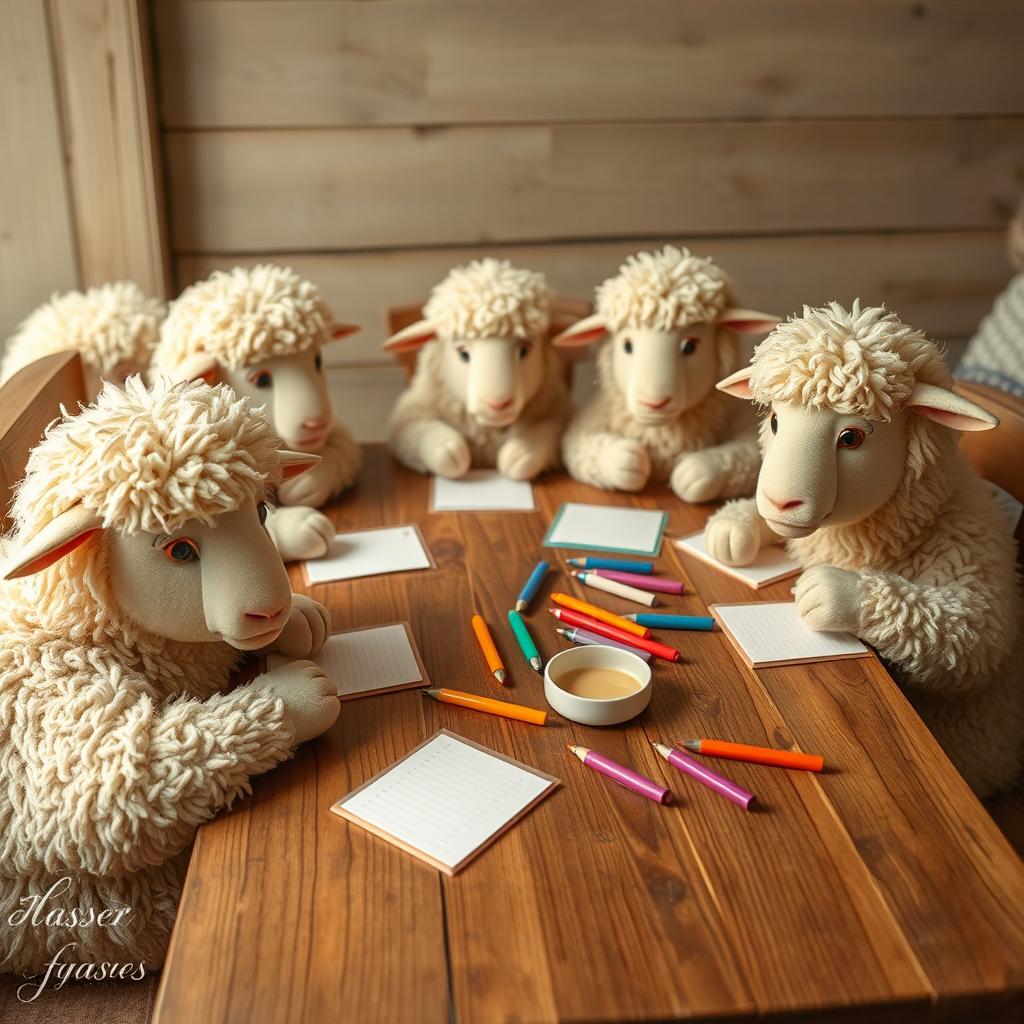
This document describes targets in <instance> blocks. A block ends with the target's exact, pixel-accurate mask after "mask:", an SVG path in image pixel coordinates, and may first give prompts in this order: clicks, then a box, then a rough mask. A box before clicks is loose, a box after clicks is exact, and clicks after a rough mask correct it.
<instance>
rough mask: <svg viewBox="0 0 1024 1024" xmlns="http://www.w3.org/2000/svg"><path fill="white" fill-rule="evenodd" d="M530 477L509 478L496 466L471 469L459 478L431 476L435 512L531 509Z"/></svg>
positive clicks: (532, 507) (532, 506) (532, 508)
mask: <svg viewBox="0 0 1024 1024" xmlns="http://www.w3.org/2000/svg"><path fill="white" fill-rule="evenodd" d="M536 507H537V506H536V505H535V504H534V501H533V487H532V486H531V484H530V481H529V480H510V479H509V478H508V477H507V476H503V475H502V474H501V473H499V472H498V471H497V470H496V469H471V470H470V471H469V472H468V473H467V474H466V475H465V476H463V477H461V478H460V479H458V480H449V479H447V478H446V477H443V476H435V477H434V511H435V512H470V511H472V512H483V511H502V512H506V511H507V512H532V511H533V510H534V509H535V508H536Z"/></svg>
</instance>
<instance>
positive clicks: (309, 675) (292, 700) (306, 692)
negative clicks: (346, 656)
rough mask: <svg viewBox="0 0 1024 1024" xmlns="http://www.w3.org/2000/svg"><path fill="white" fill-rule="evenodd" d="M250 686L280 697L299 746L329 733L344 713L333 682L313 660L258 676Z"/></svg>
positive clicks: (252, 688)
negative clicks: (339, 716)
mask: <svg viewBox="0 0 1024 1024" xmlns="http://www.w3.org/2000/svg"><path fill="white" fill-rule="evenodd" d="M249 687H250V689H251V690H253V691H260V690H263V691H266V692H269V693H271V694H272V695H273V696H275V697H279V698H280V700H281V703H282V704H283V705H284V715H285V718H286V719H288V724H289V725H290V726H291V729H292V735H293V737H294V739H295V743H297V744H298V743H305V742H306V740H311V739H313V738H314V737H315V736H319V735H320V734H321V733H323V732H326V731H327V730H328V729H330V727H331V726H332V725H334V723H335V722H336V721H337V719H338V715H339V713H340V712H341V701H339V700H338V691H337V689H336V687H335V684H334V682H333V681H332V680H331V679H329V678H328V677H327V673H325V672H324V670H323V669H322V668H321V667H320V666H319V665H315V664H314V663H313V662H311V661H290V662H289V663H288V664H287V665H282V666H281V667H280V668H275V669H274V670H273V671H272V672H265V673H264V674H263V675H261V676H257V677H256V678H255V679H254V680H253V681H252V682H251V683H250V684H249Z"/></svg>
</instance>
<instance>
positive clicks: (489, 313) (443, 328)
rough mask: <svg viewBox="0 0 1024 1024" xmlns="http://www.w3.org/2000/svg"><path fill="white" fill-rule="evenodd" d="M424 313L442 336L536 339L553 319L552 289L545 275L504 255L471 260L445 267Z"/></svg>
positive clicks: (424, 308) (448, 337)
mask: <svg viewBox="0 0 1024 1024" xmlns="http://www.w3.org/2000/svg"><path fill="white" fill-rule="evenodd" d="M423 315H424V316H425V317H426V319H427V320H429V321H430V322H431V324H433V326H434V329H435V330H436V331H437V333H438V335H439V336H440V337H442V338H447V339H451V338H466V339H472V338H508V339H513V338H522V339H534V340H537V339H541V338H543V336H544V334H545V333H546V332H547V329H548V325H549V323H550V321H551V292H550V291H549V289H548V286H547V283H546V282H545V280H544V275H543V274H539V273H537V272H535V271H532V270H523V269H521V268H519V267H514V266H512V264H511V263H509V262H508V260H496V259H491V258H487V259H482V260H474V261H473V262H472V263H469V264H467V265H466V266H464V267H455V268H454V269H453V270H451V271H449V273H448V276H447V277H446V278H445V279H444V280H443V281H442V282H441V283H440V284H439V285H437V286H436V287H435V288H434V289H433V291H431V293H430V298H429V299H428V300H427V304H426V305H425V306H424V307H423Z"/></svg>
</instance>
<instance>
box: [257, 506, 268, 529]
mask: <svg viewBox="0 0 1024 1024" xmlns="http://www.w3.org/2000/svg"><path fill="white" fill-rule="evenodd" d="M256 514H257V515H258V516H259V517H260V525H261V526H264V525H266V522H267V516H268V515H270V509H268V508H267V503H266V502H265V501H257V502H256Z"/></svg>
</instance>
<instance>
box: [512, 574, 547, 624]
mask: <svg viewBox="0 0 1024 1024" xmlns="http://www.w3.org/2000/svg"><path fill="white" fill-rule="evenodd" d="M550 568H551V566H550V565H548V563H547V562H538V563H537V564H536V565H535V566H534V567H533V572H531V573H530V578H529V579H528V580H527V581H526V583H525V584H523V589H522V590H520V591H519V596H518V597H517V598H516V611H517V612H521V611H522V610H523V609H524V608H525V607H526V606H527V605H528V604H529V603H530V602H531V601H532V600H533V595H534V594H536V593H537V591H538V590H539V589H540V583H541V580H543V579H544V577H545V576H546V575H547V571H548V569H550Z"/></svg>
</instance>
